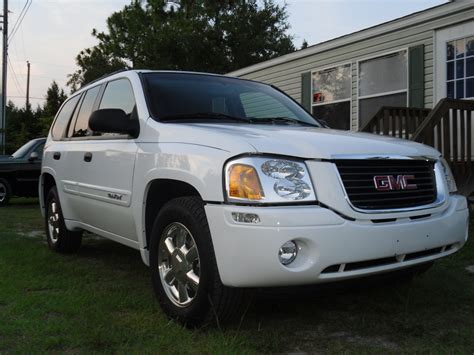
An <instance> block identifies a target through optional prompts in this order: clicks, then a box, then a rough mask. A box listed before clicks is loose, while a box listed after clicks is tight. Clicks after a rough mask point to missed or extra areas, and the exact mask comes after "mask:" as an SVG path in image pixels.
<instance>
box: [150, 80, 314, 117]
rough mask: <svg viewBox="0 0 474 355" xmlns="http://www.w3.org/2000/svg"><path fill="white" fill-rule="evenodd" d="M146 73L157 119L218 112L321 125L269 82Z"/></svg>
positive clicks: (152, 107)
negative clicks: (282, 118)
mask: <svg viewBox="0 0 474 355" xmlns="http://www.w3.org/2000/svg"><path fill="white" fill-rule="evenodd" d="M143 76H144V78H145V81H146V86H147V93H148V99H149V103H150V106H151V107H150V110H151V112H152V114H153V116H154V118H156V119H157V120H159V119H160V117H166V116H171V117H173V116H175V117H176V116H181V117H183V116H186V115H189V119H195V118H196V116H195V117H193V114H204V115H205V114H209V113H214V114H225V115H230V116H234V117H239V118H251V119H253V120H252V122H258V120H259V119H262V121H264V120H263V118H272V117H288V118H291V119H297V120H299V121H302V122H305V123H309V124H312V125H318V124H317V122H316V121H315V120H314V118H313V117H312V116H311V115H309V114H308V113H307V112H306V111H305V110H304V109H302V108H301V107H300V106H299V105H297V104H296V103H295V102H294V101H293V100H292V99H290V98H289V97H288V96H286V95H285V94H283V93H282V92H280V91H278V90H276V89H274V88H272V87H271V86H269V85H265V84H261V83H257V82H253V81H248V80H240V79H236V78H231V77H222V76H213V75H199V74H183V73H148V74H144V75H143ZM202 116H203V115H200V117H197V118H198V119H199V118H201V119H202ZM186 118H188V117H186ZM223 120H224V119H223ZM214 122H215V120H214Z"/></svg>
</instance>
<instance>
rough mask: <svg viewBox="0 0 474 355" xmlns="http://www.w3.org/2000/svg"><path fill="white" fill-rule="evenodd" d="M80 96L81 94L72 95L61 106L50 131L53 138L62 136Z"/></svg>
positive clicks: (56, 138) (57, 138)
mask: <svg viewBox="0 0 474 355" xmlns="http://www.w3.org/2000/svg"><path fill="white" fill-rule="evenodd" d="M80 97H81V95H76V96H74V97H73V98H71V99H69V101H67V102H66V103H65V104H64V106H63V107H62V109H61V111H60V112H59V114H58V117H57V118H56V121H55V122H54V126H53V129H52V131H51V134H52V136H53V139H54V140H59V139H61V138H62V137H63V135H64V131H65V130H66V128H67V126H68V124H69V120H70V119H71V116H72V114H73V113H74V109H75V108H76V105H77V102H78V101H79V98H80Z"/></svg>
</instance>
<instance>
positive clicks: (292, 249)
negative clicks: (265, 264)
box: [278, 240, 298, 265]
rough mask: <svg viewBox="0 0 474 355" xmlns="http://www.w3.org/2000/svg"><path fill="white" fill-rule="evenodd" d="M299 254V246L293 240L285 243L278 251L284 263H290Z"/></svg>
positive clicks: (281, 261)
mask: <svg viewBox="0 0 474 355" xmlns="http://www.w3.org/2000/svg"><path fill="white" fill-rule="evenodd" d="M297 254H298V246H297V245H296V243H295V242H294V241H293V240H290V241H288V242H286V243H285V244H283V245H282V246H281V247H280V250H279V251H278V258H279V259H280V263H282V264H283V265H289V264H291V263H292V262H293V261H295V259H296V255H297Z"/></svg>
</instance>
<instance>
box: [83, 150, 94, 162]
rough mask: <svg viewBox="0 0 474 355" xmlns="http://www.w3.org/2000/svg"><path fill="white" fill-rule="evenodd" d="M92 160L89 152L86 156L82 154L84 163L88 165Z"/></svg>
mask: <svg viewBox="0 0 474 355" xmlns="http://www.w3.org/2000/svg"><path fill="white" fill-rule="evenodd" d="M91 160H92V153H91V152H87V153H86V154H84V161H85V162H87V163H90V162H91Z"/></svg>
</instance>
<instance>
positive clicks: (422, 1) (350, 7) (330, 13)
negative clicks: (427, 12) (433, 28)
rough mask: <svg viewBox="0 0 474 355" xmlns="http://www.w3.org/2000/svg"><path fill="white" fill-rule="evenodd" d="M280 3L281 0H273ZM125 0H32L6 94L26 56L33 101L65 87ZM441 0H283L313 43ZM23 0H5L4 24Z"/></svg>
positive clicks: (12, 91) (15, 93) (22, 86)
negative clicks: (77, 61) (6, 14)
mask: <svg viewBox="0 0 474 355" xmlns="http://www.w3.org/2000/svg"><path fill="white" fill-rule="evenodd" d="M276 1H277V2H281V3H283V2H284V1H283V0H276ZM129 2H130V0H32V5H31V7H30V9H29V11H28V13H27V14H26V17H25V18H24V21H23V22H22V24H21V26H20V27H19V29H18V31H17V32H16V34H15V36H14V37H13V38H12V39H11V42H10V49H9V58H10V63H11V65H9V70H8V89H7V92H8V96H9V99H11V100H13V101H14V102H15V103H16V104H17V105H19V106H24V104H25V99H24V97H25V92H26V72H27V69H26V68H27V66H26V61H27V60H29V61H30V62H31V88H30V96H31V98H32V99H31V102H32V105H33V106H36V105H37V104H42V103H43V100H44V96H45V94H46V89H47V88H48V86H49V85H50V84H51V82H52V81H53V80H56V81H57V82H58V83H59V85H60V86H62V87H64V88H65V89H66V90H67V92H68V93H69V89H68V88H66V81H67V74H70V73H72V72H74V71H75V69H76V67H75V62H74V58H75V57H76V55H77V54H78V53H79V51H81V50H82V49H84V48H86V47H91V46H93V45H95V44H96V41H95V40H94V38H93V37H92V36H91V31H92V29H93V28H97V29H99V30H103V29H105V21H106V19H107V17H108V16H109V15H110V14H111V13H112V12H114V11H118V10H120V9H121V8H122V7H123V6H124V5H125V4H127V3H129ZM445 2H446V0H287V4H288V13H289V22H290V24H291V26H292V28H291V30H290V33H291V34H292V35H294V36H295V45H296V46H297V47H300V45H301V43H302V41H303V39H306V40H307V41H308V42H309V44H310V45H311V44H316V43H318V42H321V41H325V40H328V39H331V38H335V37H338V36H341V35H344V34H348V33H351V32H354V31H357V30H361V29H363V28H366V27H369V26H373V25H376V24H379V23H383V22H385V21H389V20H392V19H395V18H398V17H401V16H404V15H407V14H410V13H412V12H415V11H420V10H423V9H426V8H429V7H432V6H436V5H440V4H443V3H445ZM25 3H26V0H10V11H11V13H10V29H12V27H13V25H14V24H15V22H16V21H17V19H18V16H19V14H20V12H21V9H22V8H23V6H24V4H25Z"/></svg>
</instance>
